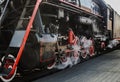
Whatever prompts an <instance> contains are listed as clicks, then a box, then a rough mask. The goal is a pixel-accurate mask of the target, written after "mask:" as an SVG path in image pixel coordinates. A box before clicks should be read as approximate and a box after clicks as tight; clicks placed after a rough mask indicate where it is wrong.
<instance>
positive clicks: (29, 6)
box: [26, 5, 35, 8]
mask: <svg viewBox="0 0 120 82" xmlns="http://www.w3.org/2000/svg"><path fill="white" fill-rule="evenodd" d="M26 7H28V8H31V7H35V5H27V6H26Z"/></svg>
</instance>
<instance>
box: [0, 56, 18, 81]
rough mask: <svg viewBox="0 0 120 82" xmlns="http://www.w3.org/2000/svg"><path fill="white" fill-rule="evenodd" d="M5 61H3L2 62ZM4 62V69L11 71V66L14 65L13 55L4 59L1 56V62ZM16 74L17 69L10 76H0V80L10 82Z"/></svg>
mask: <svg viewBox="0 0 120 82" xmlns="http://www.w3.org/2000/svg"><path fill="white" fill-rule="evenodd" d="M4 59H5V60H4ZM3 60H4V61H5V64H4V66H3V67H4V68H5V69H12V67H13V65H14V63H15V58H14V56H13V55H8V57H7V58H5V57H4V56H3V58H2V61H3ZM16 72H17V68H16V69H15V71H14V73H13V74H12V75H11V74H8V76H1V77H0V78H1V80H2V81H3V82H10V81H12V80H13V78H14V77H15V75H16Z"/></svg>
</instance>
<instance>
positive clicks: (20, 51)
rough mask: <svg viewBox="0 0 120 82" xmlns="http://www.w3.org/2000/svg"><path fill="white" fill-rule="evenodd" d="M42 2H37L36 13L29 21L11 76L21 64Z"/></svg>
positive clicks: (34, 12) (40, 0)
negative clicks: (20, 61)
mask: <svg viewBox="0 0 120 82" xmlns="http://www.w3.org/2000/svg"><path fill="white" fill-rule="evenodd" d="M41 2H42V0H37V2H36V5H35V8H34V11H33V13H32V17H31V19H30V21H29V23H28V25H27V29H26V32H25V35H24V38H23V40H22V44H21V46H20V49H19V52H18V54H17V57H16V61H15V63H14V65H13V68H12V71H11V72H10V74H13V73H14V71H15V69H16V67H17V65H18V63H19V60H20V58H21V55H22V52H23V50H24V47H25V44H26V41H27V39H28V35H29V33H30V30H31V27H32V24H33V21H34V18H35V16H36V13H37V10H38V8H39V5H40V3H41Z"/></svg>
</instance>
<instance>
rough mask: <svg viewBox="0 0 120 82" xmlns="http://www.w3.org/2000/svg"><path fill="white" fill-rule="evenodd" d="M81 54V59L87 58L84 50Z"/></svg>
mask: <svg viewBox="0 0 120 82" xmlns="http://www.w3.org/2000/svg"><path fill="white" fill-rule="evenodd" d="M81 56H82V58H83V59H85V58H87V53H86V51H85V50H83V51H82V53H81Z"/></svg>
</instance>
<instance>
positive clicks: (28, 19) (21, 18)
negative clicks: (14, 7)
mask: <svg viewBox="0 0 120 82" xmlns="http://www.w3.org/2000/svg"><path fill="white" fill-rule="evenodd" d="M20 19H21V20H29V19H30V17H29V18H20Z"/></svg>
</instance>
